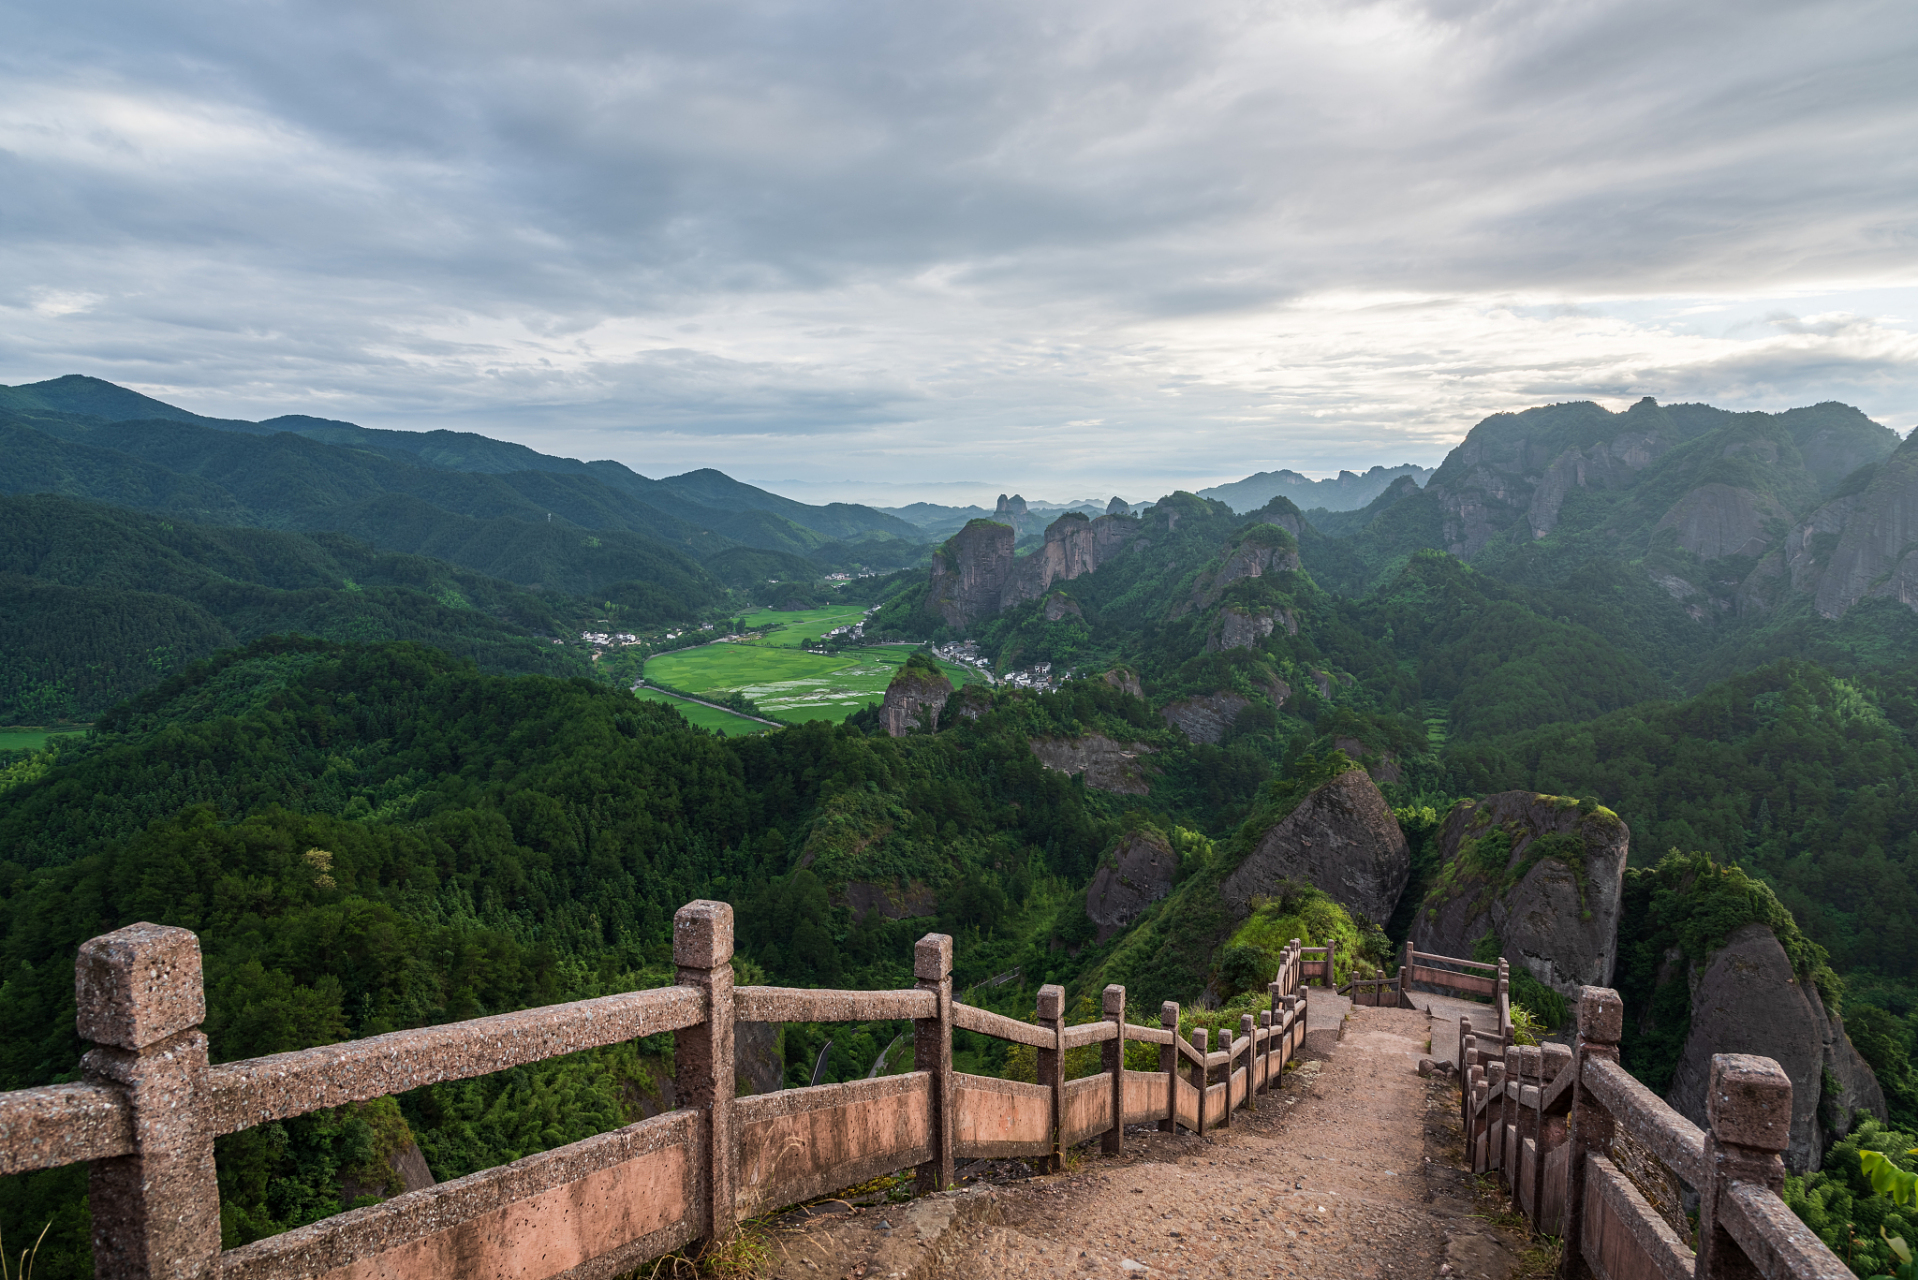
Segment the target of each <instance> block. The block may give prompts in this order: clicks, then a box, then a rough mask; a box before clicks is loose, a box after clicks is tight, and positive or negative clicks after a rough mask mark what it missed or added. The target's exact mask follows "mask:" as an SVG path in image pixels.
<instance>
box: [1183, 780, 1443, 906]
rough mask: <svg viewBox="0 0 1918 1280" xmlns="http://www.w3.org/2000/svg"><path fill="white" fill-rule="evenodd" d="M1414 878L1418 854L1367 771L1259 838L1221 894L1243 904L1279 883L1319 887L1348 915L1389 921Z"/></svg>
mask: <svg viewBox="0 0 1918 1280" xmlns="http://www.w3.org/2000/svg"><path fill="white" fill-rule="evenodd" d="M1411 874H1412V851H1411V849H1410V847H1409V846H1407V845H1406V843H1405V833H1404V832H1402V831H1400V830H1399V824H1398V821H1397V819H1395V818H1393V817H1392V810H1391V809H1390V808H1389V807H1388V806H1387V805H1386V803H1385V797H1384V796H1382V795H1380V794H1379V789H1378V787H1376V786H1375V785H1373V782H1372V780H1371V779H1370V778H1368V777H1367V776H1366V775H1365V773H1364V772H1363V771H1362V770H1358V769H1354V770H1352V771H1351V772H1349V773H1343V774H1340V775H1339V776H1338V777H1336V778H1334V779H1333V780H1332V781H1330V782H1328V783H1325V784H1324V785H1323V786H1321V787H1319V788H1318V789H1317V790H1315V791H1313V792H1312V793H1311V794H1310V795H1308V796H1307V797H1306V798H1305V799H1304V800H1303V801H1301V802H1300V804H1299V807H1298V808H1296V809H1294V810H1293V811H1292V812H1291V813H1289V814H1287V815H1286V817H1285V819H1284V820H1283V821H1281V822H1279V823H1278V824H1277V825H1276V826H1274V827H1272V828H1271V829H1270V830H1269V831H1267V832H1266V833H1265V834H1264V835H1263V836H1261V837H1260V838H1259V843H1258V845H1257V846H1256V847H1254V849H1253V850H1252V852H1251V854H1249V855H1248V856H1247V857H1246V860H1245V861H1244V862H1242V863H1240V864H1239V867H1238V869H1237V870H1235V871H1234V872H1233V873H1232V874H1231V875H1229V876H1227V877H1226V880H1225V883H1224V884H1223V885H1221V886H1220V893H1221V894H1222V895H1223V896H1224V898H1225V899H1226V901H1228V902H1231V903H1234V904H1237V905H1240V906H1243V905H1244V904H1245V903H1247V902H1249V901H1251V899H1252V898H1254V897H1255V896H1257V895H1259V894H1263V893H1269V892H1271V891H1272V889H1273V888H1274V887H1275V886H1277V885H1278V884H1279V883H1280V882H1281V881H1285V880H1305V881H1309V882H1310V883H1312V884H1314V885H1317V886H1318V887H1319V888H1320V889H1323V890H1324V891H1325V892H1326V893H1328V894H1330V895H1331V896H1332V898H1333V899H1334V900H1335V901H1337V902H1338V903H1339V904H1340V905H1342V906H1344V907H1345V908H1346V909H1347V910H1348V911H1355V912H1357V913H1359V914H1360V915H1363V916H1366V917H1368V918H1370V919H1372V920H1374V921H1377V922H1378V923H1379V924H1384V923H1385V921H1386V920H1388V919H1390V918H1391V915H1392V911H1393V908H1395V907H1396V906H1398V901H1399V894H1401V893H1403V892H1404V890H1405V882H1406V880H1407V879H1408V878H1409V877H1410V876H1411Z"/></svg>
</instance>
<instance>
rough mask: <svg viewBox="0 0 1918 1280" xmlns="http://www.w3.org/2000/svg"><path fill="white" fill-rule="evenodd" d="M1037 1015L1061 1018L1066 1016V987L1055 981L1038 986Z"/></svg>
mask: <svg viewBox="0 0 1918 1280" xmlns="http://www.w3.org/2000/svg"><path fill="white" fill-rule="evenodd" d="M1039 1016H1040V1017H1042V1018H1063V1017H1065V1016H1066V989H1065V988H1064V987H1062V986H1059V985H1058V984H1057V983H1053V982H1048V983H1047V984H1046V985H1045V986H1043V987H1040V988H1039Z"/></svg>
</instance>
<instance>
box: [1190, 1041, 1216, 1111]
mask: <svg viewBox="0 0 1918 1280" xmlns="http://www.w3.org/2000/svg"><path fill="white" fill-rule="evenodd" d="M1210 1040H1211V1036H1210V1034H1209V1033H1208V1032H1207V1031H1206V1029H1205V1028H1204V1027H1194V1028H1192V1047H1193V1048H1194V1049H1197V1050H1198V1051H1199V1061H1197V1062H1195V1063H1193V1064H1192V1087H1193V1088H1194V1089H1197V1090H1198V1091H1199V1101H1198V1104H1197V1105H1196V1106H1195V1107H1194V1108H1193V1110H1194V1111H1196V1112H1197V1113H1198V1115H1197V1117H1196V1118H1197V1120H1198V1122H1199V1136H1200V1137H1201V1138H1203V1137H1204V1136H1205V1121H1206V1115H1205V1087H1206V1085H1207V1084H1208V1083H1210V1077H1211V1074H1212V1073H1211V1072H1210V1071H1208V1070H1207V1069H1206V1065H1205V1047H1206V1044H1207V1043H1208V1042H1209V1041H1210Z"/></svg>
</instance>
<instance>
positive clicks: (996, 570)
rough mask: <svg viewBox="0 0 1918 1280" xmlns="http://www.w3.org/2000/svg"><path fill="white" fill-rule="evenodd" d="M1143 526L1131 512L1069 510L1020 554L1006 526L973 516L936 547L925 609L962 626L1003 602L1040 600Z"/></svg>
mask: <svg viewBox="0 0 1918 1280" xmlns="http://www.w3.org/2000/svg"><path fill="white" fill-rule="evenodd" d="M1139 528H1140V524H1139V522H1138V521H1137V520H1134V519H1132V518H1131V517H1130V516H1122V515H1109V516H1100V517H1099V518H1098V519H1097V520H1088V519H1087V518H1086V517H1085V516H1083V515H1081V514H1079V513H1078V512H1069V513H1067V514H1066V515H1063V516H1061V517H1059V518H1058V519H1057V520H1055V521H1053V522H1052V524H1051V525H1050V526H1048V527H1047V529H1046V539H1045V544H1044V545H1043V546H1041V547H1038V548H1036V549H1034V551H1033V552H1032V554H1030V555H1025V556H1015V555H1014V554H1013V544H1014V542H1015V541H1016V535H1015V533H1014V532H1013V530H1012V528H1011V527H1010V526H1009V525H1004V524H1000V523H998V522H996V521H993V520H974V521H972V522H971V523H969V524H968V525H966V527H965V528H964V529H961V530H960V531H959V532H958V533H956V534H954V535H953V536H952V537H951V538H950V539H948V540H947V542H946V544H945V545H944V546H943V547H941V548H939V550H938V551H936V552H934V553H933V557H932V582H931V586H930V587H929V589H928V591H927V595H926V608H927V610H928V611H929V612H932V613H937V614H938V615H939V616H940V617H941V618H943V619H944V620H945V622H946V625H947V626H950V627H953V628H955V629H959V630H963V629H965V628H967V627H970V626H972V625H973V624H974V623H977V622H980V621H983V620H984V619H986V618H990V617H991V616H992V615H993V614H995V613H998V612H999V611H1000V610H1001V609H1007V608H1010V607H1012V606H1013V605H1016V604H1022V603H1024V602H1025V601H1027V600H1037V599H1039V598H1040V597H1042V596H1044V595H1045V594H1046V593H1047V592H1048V591H1049V590H1050V589H1051V588H1052V586H1053V584H1054V583H1057V582H1070V581H1071V580H1072V579H1074V578H1077V577H1079V576H1081V575H1083V574H1087V573H1091V572H1092V571H1093V570H1094V569H1097V568H1098V567H1099V566H1100V565H1101V564H1104V563H1105V562H1106V561H1107V560H1110V559H1111V558H1112V557H1113V556H1114V555H1115V554H1117V553H1118V552H1119V551H1120V550H1122V549H1123V548H1124V547H1125V545H1126V544H1127V543H1128V542H1130V541H1131V540H1132V539H1133V538H1134V537H1135V536H1137V534H1138V532H1139ZM1060 607H1061V608H1062V609H1064V608H1065V607H1066V606H1065V605H1063V604H1062V605H1061V606H1060ZM1071 608H1072V609H1073V610H1076V609H1077V606H1076V605H1073V606H1071ZM1048 616H1050V614H1049V615H1048ZM1061 616H1063V615H1061ZM1053 620H1054V621H1057V618H1054V619H1053Z"/></svg>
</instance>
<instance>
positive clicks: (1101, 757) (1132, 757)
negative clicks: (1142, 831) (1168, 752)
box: [1031, 733, 1156, 796]
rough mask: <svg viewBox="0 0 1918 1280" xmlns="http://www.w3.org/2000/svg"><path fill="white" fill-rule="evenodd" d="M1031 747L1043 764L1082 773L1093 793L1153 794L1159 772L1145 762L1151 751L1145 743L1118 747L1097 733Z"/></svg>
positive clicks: (1038, 740)
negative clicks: (1156, 775) (1153, 785)
mask: <svg viewBox="0 0 1918 1280" xmlns="http://www.w3.org/2000/svg"><path fill="white" fill-rule="evenodd" d="M1031 746H1032V754H1033V755H1035V756H1038V757H1039V763H1040V764H1043V765H1044V766H1045V767H1046V768H1048V769H1057V770H1059V772H1061V773H1082V774H1084V775H1085V779H1086V785H1087V786H1088V787H1091V788H1092V789H1093V790H1094V791H1109V792H1111V793H1113V794H1114V795H1121V796H1142V795H1145V794H1147V793H1148V792H1150V791H1151V790H1152V774H1153V773H1154V772H1156V771H1155V770H1153V769H1152V768H1151V766H1149V765H1148V764H1147V763H1146V760H1145V757H1147V756H1149V755H1151V754H1152V748H1151V747H1148V746H1147V745H1146V744H1145V743H1143V742H1133V743H1118V742H1114V741H1113V740H1112V739H1111V738H1108V737H1106V736H1105V735H1104V734H1099V733H1094V734H1088V735H1087V736H1086V737H1083V738H1034V739H1033V740H1032V742H1031Z"/></svg>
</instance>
